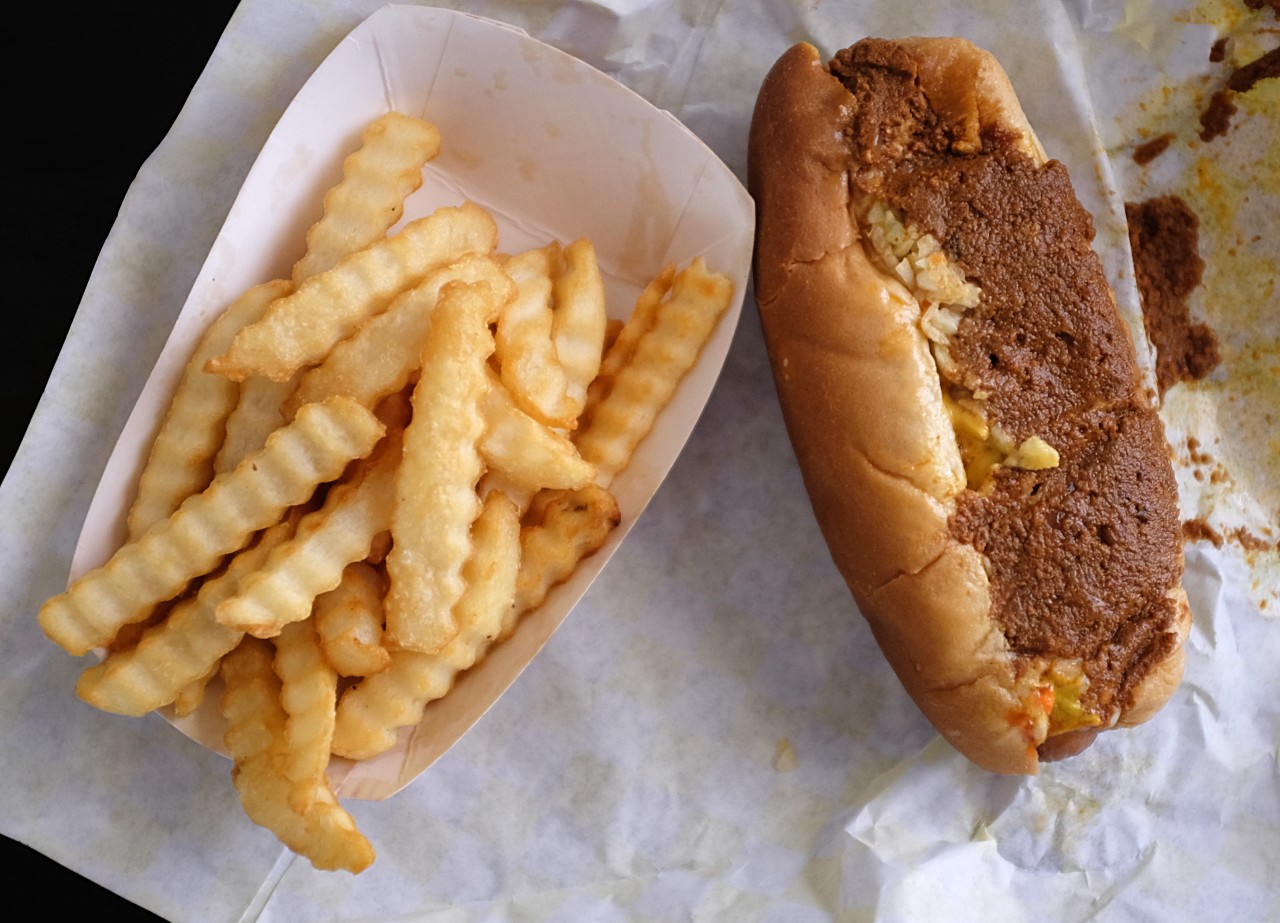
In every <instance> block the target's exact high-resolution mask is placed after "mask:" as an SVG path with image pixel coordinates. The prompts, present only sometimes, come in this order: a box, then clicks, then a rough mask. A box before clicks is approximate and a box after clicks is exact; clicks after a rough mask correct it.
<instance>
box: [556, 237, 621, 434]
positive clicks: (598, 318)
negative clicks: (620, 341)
mask: <svg viewBox="0 0 1280 923" xmlns="http://www.w3.org/2000/svg"><path fill="white" fill-rule="evenodd" d="M562 256H563V259H562V261H561V262H562V265H561V266H560V267H559V272H558V273H556V275H555V281H554V283H553V285H552V291H551V296H552V301H553V302H554V304H555V313H554V315H553V317H552V337H553V340H554V342H555V351H556V358H557V359H558V360H559V362H560V365H561V367H562V368H563V369H564V374H565V378H566V384H567V394H568V396H569V398H570V400H571V401H572V402H573V414H574V416H575V417H576V416H577V415H578V414H580V413H582V409H583V407H584V406H585V404H586V400H587V387H588V386H589V385H590V384H591V382H592V381H593V380H594V379H595V377H596V375H598V374H599V372H600V361H601V358H602V357H603V355H604V337H605V327H606V325H607V324H608V315H607V314H606V313H605V301H604V279H603V278H602V277H601V275H600V266H599V264H598V263H597V262H596V249H595V246H594V245H593V244H592V243H591V241H590V240H588V239H587V238H585V237H583V238H581V239H580V240H575V241H574V242H573V243H571V244H570V245H569V246H568V247H565V248H564V252H563V255H562Z"/></svg>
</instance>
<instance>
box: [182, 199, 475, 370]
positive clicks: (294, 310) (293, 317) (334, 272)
mask: <svg viewBox="0 0 1280 923" xmlns="http://www.w3.org/2000/svg"><path fill="white" fill-rule="evenodd" d="M497 240H498V228H497V225H496V224H495V223H494V221H493V218H492V216H490V215H489V213H488V212H486V211H485V210H484V209H482V208H480V207H479V206H478V205H475V204H473V203H471V202H467V203H465V204H463V205H460V206H449V207H445V208H439V209H437V210H436V211H435V212H434V213H432V214H431V215H428V216H427V217H426V218H420V219H418V220H417V221H412V222H410V223H409V224H407V225H405V226H404V227H403V228H402V229H401V230H400V231H399V233H397V234H395V235H394V236H392V237H387V238H383V239H382V240H380V241H378V242H376V243H373V244H370V245H369V246H368V247H366V248H365V249H363V250H360V251H358V252H356V253H353V254H351V255H350V256H348V257H346V258H345V259H343V260H342V261H341V262H339V263H338V264H337V265H336V266H334V267H333V268H332V269H330V270H328V271H327V272H322V273H320V274H319V275H316V276H312V277H311V278H309V279H306V280H305V281H303V282H302V283H301V284H300V285H299V286H298V288H297V290H295V291H294V292H293V293H292V294H290V295H286V296H285V297H283V298H280V299H277V300H276V301H274V302H272V303H271V305H270V307H269V308H268V309H267V313H266V316H265V317H263V319H262V320H260V321H258V323H256V324H250V325H249V326H248V327H245V328H244V329H243V330H241V331H240V332H239V333H238V334H236V336H235V339H233V340H232V342H231V346H230V348H229V349H228V350H227V351H226V353H224V354H223V355H221V356H217V357H215V358H213V359H211V360H209V362H208V363H207V365H206V368H207V369H208V370H209V371H211V372H214V373H215V374H218V375H225V376H226V377H228V378H231V379H233V380H235V381H243V380H244V379H245V378H247V377H248V376H250V375H262V376H264V377H266V378H270V379H272V380H273V381H287V380H288V379H289V378H290V377H292V376H293V374H294V373H295V372H296V371H298V370H299V369H301V368H304V367H306V366H309V365H314V364H315V363H317V362H319V361H320V360H322V359H323V358H324V357H325V355H327V354H328V352H329V350H330V349H332V348H333V346H334V344H336V343H337V342H338V341H340V340H342V339H345V338H346V337H348V336H350V335H351V333H352V332H354V331H355V329H356V328H357V327H358V326H359V325H360V324H361V323H362V322H363V321H364V320H366V319H367V318H369V317H372V316H374V315H375V314H378V313H380V312H381V311H383V310H384V309H385V308H386V307H387V305H388V304H389V303H390V302H391V300H392V299H393V298H394V297H395V296H396V295H397V294H398V293H399V292H401V291H403V290H404V289H406V288H409V287H410V286H413V285H416V284H418V282H420V281H422V279H423V278H425V277H426V276H427V275H428V274H429V273H431V272H433V271H434V270H436V269H439V268H441V267H443V266H446V265H448V264H449V263H452V262H454V261H455V260H457V259H459V258H461V257H462V256H465V255H466V254H468V253H492V252H493V249H494V248H495V247H496V246H497Z"/></svg>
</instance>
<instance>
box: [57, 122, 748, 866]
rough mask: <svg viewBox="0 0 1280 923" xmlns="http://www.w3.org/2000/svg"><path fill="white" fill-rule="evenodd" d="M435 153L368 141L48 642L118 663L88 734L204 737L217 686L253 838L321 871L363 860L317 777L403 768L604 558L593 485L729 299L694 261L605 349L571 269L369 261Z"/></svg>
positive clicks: (434, 135) (481, 223)
mask: <svg viewBox="0 0 1280 923" xmlns="http://www.w3.org/2000/svg"><path fill="white" fill-rule="evenodd" d="M439 144H440V139H439V134H438V132H437V131H436V130H435V128H434V127H433V126H431V125H430V124H428V123H426V122H422V121H421V120H418V119H413V118H410V117H407V116H403V115H400V114H397V113H389V114H387V115H386V116H383V117H382V118H380V119H378V120H377V121H375V122H374V123H373V124H371V125H370V126H369V127H368V128H367V130H366V131H365V132H364V134H363V136H362V140H361V146H360V148H359V149H358V150H357V151H355V152H354V153H352V154H351V155H350V156H348V157H347V158H346V160H345V161H344V163H343V178H342V180H341V182H340V183H339V184H338V185H336V186H334V187H333V188H332V189H330V190H329V192H328V194H327V195H326V196H325V201H324V210H323V216H322V217H321V218H320V220H319V221H317V222H316V223H315V224H314V225H312V227H311V229H310V231H309V232H308V235H307V247H306V253H305V255H304V256H303V258H302V259H300V260H299V261H298V262H297V263H296V264H295V265H294V267H293V272H292V275H291V279H290V280H289V281H276V282H272V283H268V284H266V285H263V286H259V287H257V288H255V289H252V290H250V291H249V292H247V293H245V295H244V296H242V297H241V298H240V299H238V300H237V301H236V302H235V303H234V304H233V305H232V306H231V307H229V308H228V309H227V310H226V311H225V312H224V314H223V315H222V316H221V317H220V318H219V319H218V320H217V321H216V322H215V323H214V324H213V325H211V327H210V328H209V330H208V331H207V332H206V333H205V336H204V337H203V339H202V340H201V342H200V344H199V345H198V346H197V348H196V350H195V352H194V353H193V355H192V357H191V359H190V361H189V363H188V365H187V367H186V369H185V371H184V373H183V376H182V381H181V382H180V385H179V387H178V388H177V390H176V391H175V397H174V399H173V402H172V406H171V407H170V409H169V413H168V415H167V417H166V420H165V421H164V422H163V423H162V425H161V428H160V430H159V431H158V434H157V438H156V443H155V445H154V446H153V448H152V454H151V458H150V459H149V460H148V464H147V466H146V470H145V473H144V475H143V478H142V480H141V483H140V485H139V496H138V500H137V501H136V503H135V506H134V508H133V509H132V510H131V512H130V519H129V523H128V526H129V541H128V542H127V543H126V544H125V545H124V546H123V547H122V548H121V549H119V550H118V551H117V552H116V554H115V555H113V556H112V558H111V559H110V560H109V561H108V562H107V563H106V564H105V565H103V566H102V567H100V568H97V569H95V570H92V571H90V572H89V573H87V574H85V575H84V576H83V577H82V578H80V579H79V580H77V581H76V582H75V583H74V584H72V586H71V587H69V588H68V590H67V591H66V592H65V593H62V594H59V595H58V596H55V597H54V598H52V599H50V600H49V601H48V602H46V604H45V605H44V606H43V607H42V608H41V611H40V616H39V622H40V625H41V627H42V628H43V629H44V631H45V632H46V634H48V635H49V637H50V638H51V639H53V640H54V641H55V642H56V643H58V644H59V645H61V646H62V647H63V648H65V649H66V650H67V651H69V652H70V653H72V654H77V655H79V654H83V653H87V652H88V651H89V650H91V649H93V648H95V647H100V646H103V645H107V644H110V647H109V649H108V653H107V656H106V659H105V660H103V661H102V662H101V663H98V664H96V665H94V666H91V667H89V668H88V669H86V670H85V671H84V672H83V674H82V675H81V677H80V680H79V682H78V683H77V687H76V691H77V693H78V694H79V695H80V696H81V698H83V699H84V700H85V701H86V702H88V703H90V704H92V705H95V706H97V707H99V708H102V709H104V710H108V711H113V712H118V713H121V714H127V715H141V714H144V713H145V712H147V711H151V710H154V709H157V708H162V707H165V706H171V707H172V714H174V715H178V716H182V715H188V714H193V713H194V712H195V710H196V709H197V708H199V706H200V703H201V701H202V700H203V699H204V698H205V691H206V689H207V688H208V683H209V682H210V681H211V680H212V679H214V678H216V677H218V676H219V675H220V676H221V679H222V685H223V690H224V691H223V694H222V696H221V698H220V700H219V702H218V707H219V708H220V709H221V711H222V714H223V717H224V719H225V722H226V734H225V738H224V742H225V745H226V748H227V750H228V751H229V753H230V755H231V757H232V759H233V763H234V767H233V770H232V777H233V780H234V782H235V786H236V789H237V791H238V793H239V796H240V799H241V803H242V804H243V806H244V809H245V812H246V814H247V815H248V816H249V817H250V819H252V820H253V821H254V822H255V823H257V824H259V825H261V826H264V827H266V828H267V829H269V830H270V831H272V832H273V833H274V834H275V835H276V836H277V837H278V838H279V839H280V840H281V842H283V843H284V844H285V845H286V846H287V847H289V848H290V849H292V850H293V851H295V852H297V853H298V854H300V855H303V856H305V857H307V858H309V859H310V860H311V862H312V863H313V864H314V865H315V866H316V867H317V868H320V869H346V870H348V871H351V872H359V871H361V870H362V869H364V868H366V867H367V866H368V865H369V864H370V863H371V862H372V861H373V859H374V853H373V849H372V847H371V846H370V844H369V842H368V841H367V840H366V839H365V838H364V836H363V835H362V834H361V833H360V831H359V830H358V829H357V827H356V824H355V821H354V820H353V819H352V817H351V816H350V814H348V813H347V812H346V811H345V810H343V808H342V807H341V805H340V804H339V803H338V799H337V797H336V796H335V794H334V792H333V790H332V788H331V787H330V785H329V781H328V778H327V769H328V765H329V761H330V756H331V754H337V755H339V756H345V757H350V758H353V759H363V758H368V757H372V756H376V755H377V754H379V753H383V752H385V751H386V750H388V749H389V748H391V747H393V746H395V744H396V742H397V739H398V736H399V731H400V729H402V728H404V727H406V726H409V725H414V724H418V723H419V722H421V720H422V717H423V714H424V710H425V709H426V707H427V705H428V704H429V703H430V702H431V701H433V700H435V699H437V698H439V697H440V696H443V695H445V694H446V693H447V692H448V691H449V690H450V689H451V688H452V687H453V685H454V683H455V680H456V678H457V676H458V675H459V674H460V673H461V672H462V671H465V670H467V669H470V668H472V667H473V666H474V665H475V664H476V663H477V662H479V661H480V660H481V659H482V658H483V657H485V656H486V655H487V653H488V652H489V651H490V650H491V649H492V646H493V645H494V644H496V643H499V642H500V641H502V640H503V639H505V638H506V637H507V636H508V635H510V634H511V633H512V632H513V631H514V630H515V627H516V625H517V623H518V619H519V618H520V617H521V616H523V615H524V614H526V613H528V612H531V611H533V610H535V609H536V608H537V607H539V606H541V605H542V604H543V602H544V601H545V599H546V597H547V595H548V593H549V592H550V591H551V589H552V587H554V586H555V585H556V584H558V583H560V582H562V581H564V580H566V579H568V578H569V577H570V576H571V575H572V573H573V572H574V570H575V568H576V567H577V565H578V564H579V562H580V561H581V560H582V559H583V558H585V557H587V556H589V555H591V554H594V553H595V552H597V551H598V550H599V549H600V548H601V547H602V546H603V545H604V544H605V542H606V540H607V538H608V536H609V534H610V533H611V531H612V530H613V529H614V528H616V526H617V525H618V523H619V521H620V513H619V509H618V504H617V501H616V500H615V498H614V497H613V496H612V495H611V494H610V493H609V491H608V490H607V485H608V484H609V483H610V481H612V479H613V478H614V477H615V476H616V474H617V473H618V472H619V471H621V470H622V469H623V468H624V467H625V466H626V465H627V464H628V462H629V461H630V459H631V457H632V455H633V454H634V452H635V450H636V448H637V446H638V444H639V442H640V440H641V439H643V438H644V436H645V435H646V434H647V433H648V432H649V430H650V428H651V427H652V425H653V422H654V419H655V417H656V414H657V413H658V411H659V410H660V409H661V407H662V406H664V405H665V404H666V403H667V402H668V401H669V399H670V398H671V396H672V395H673V393H674V391H675V389H676V387H677V385H678V383H679V382H680V380H681V378H682V377H683V376H684V375H685V374H686V373H687V372H688V371H689V369H690V368H691V367H692V365H693V364H694V362H695V361H696V359H697V356H698V354H699V352H700V350H701V349H702V348H703V346H704V344H705V342H706V340H707V339H708V337H709V336H710V335H711V333H712V331H713V330H714V328H715V325H716V323H717V322H718V319H719V317H720V316H721V314H722V313H723V311H724V310H725V309H726V308H727V307H728V302H729V299H730V297H731V295H732V286H731V284H730V283H729V281H728V280H727V279H725V278H724V277H722V276H718V275H715V274H712V273H709V272H708V271H707V269H706V267H705V265H704V264H703V262H702V260H701V259H698V260H695V261H694V262H693V264H692V265H691V266H689V267H688V268H687V269H685V270H684V271H683V272H680V273H677V272H676V267H675V266H674V265H672V266H668V267H666V268H665V269H664V270H663V271H662V272H661V273H659V275H658V276H657V277H656V278H655V279H654V280H653V282H652V283H651V284H650V285H649V286H648V288H646V290H645V291H644V293H643V294H642V295H641V296H640V298H639V299H638V300H637V303H636V306H635V310H634V311H633V312H632V316H631V319H630V320H629V321H628V322H627V323H625V324H622V323H621V322H615V321H611V320H610V319H609V318H608V316H607V313H606V310H605V300H604V299H605V295H604V284H603V278H602V276H601V271H600V267H599V264H598V261H597V258H596V253H595V249H594V246H593V244H592V243H591V241H590V240H588V239H586V238H583V239H581V240H577V241H575V242H574V243H572V244H570V245H569V246H568V247H562V246H561V245H560V244H559V243H558V242H552V243H550V244H548V245H547V246H545V247H542V248H538V249H533V250H529V251H527V252H524V253H521V254H519V255H517V256H514V257H505V256H495V250H496V247H497V243H498V240H497V226H496V224H495V222H494V220H493V218H492V217H491V216H490V215H489V214H488V213H487V212H485V211H484V210H483V209H481V208H480V207H479V206H477V205H475V204H473V203H469V202H468V203H464V204H463V205H461V206H457V207H446V208H441V209H439V210H437V211H436V212H435V213H433V214H432V215H430V216H428V217H426V218H422V219H420V220H417V221H413V222H410V223H408V224H406V225H405V226H404V227H403V229H401V230H400V231H399V232H398V233H396V234H395V235H393V236H390V237H387V236H386V235H387V233H388V231H389V229H390V228H391V227H392V226H394V225H395V224H396V223H397V222H398V221H399V219H400V218H401V216H402V214H403V207H404V200H405V198H406V196H408V195H409V194H410V193H411V192H412V191H413V190H415V189H417V188H418V187H419V185H420V184H421V182H422V169H423V165H424V164H425V163H426V162H427V161H428V160H429V159H431V158H432V157H435V156H436V154H437V153H438V151H439ZM569 432H576V436H575V437H574V438H570V437H569V436H568V435H567V434H568V433H569ZM384 569H385V574H384ZM266 638H271V639H273V641H274V643H271V642H268V641H266V640H264V639H266ZM343 677H346V678H347V679H344V678H343ZM344 689H345V691H344V692H343V691H342V690H344Z"/></svg>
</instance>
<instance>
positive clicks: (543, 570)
mask: <svg viewBox="0 0 1280 923" xmlns="http://www.w3.org/2000/svg"><path fill="white" fill-rule="evenodd" d="M526 519H530V520H531V521H532V522H531V524H530V525H527V526H526V527H525V528H524V529H522V530H521V533H520V572H519V574H518V575H517V577H516V598H515V603H514V604H513V605H512V607H511V613H512V615H511V617H510V618H509V619H508V620H507V621H505V622H504V623H503V628H502V631H501V632H500V633H499V635H498V637H499V638H505V637H506V636H507V635H508V634H510V632H511V630H512V628H514V626H515V620H516V619H517V618H519V617H520V616H521V615H524V614H525V613H527V612H532V611H533V610H534V609H536V608H538V607H539V606H541V605H542V603H543V601H545V600H546V598H547V594H548V593H549V592H551V588H552V587H554V586H555V585H556V584H558V583H563V582H564V581H565V580H567V579H569V577H570V575H572V574H573V571H574V569H575V568H576V567H577V566H578V562H579V561H581V560H582V559H583V558H586V557H589V556H590V555H593V554H595V553H596V552H597V551H599V550H600V546H601V545H603V544H604V542H605V539H607V538H608V537H609V533H610V532H612V531H613V530H614V529H615V528H617V526H618V523H619V522H621V521H622V513H621V512H620V511H619V509H618V501H617V500H616V499H614V496H613V494H611V493H609V491H607V490H605V489H604V488H603V487H599V486H597V485H595V484H588V485H587V486H586V487H582V488H580V489H578V490H546V491H543V492H542V493H541V494H539V495H538V496H537V497H535V498H534V504H533V505H532V506H531V507H530V510H529V513H528V514H526Z"/></svg>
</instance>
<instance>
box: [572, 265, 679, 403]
mask: <svg viewBox="0 0 1280 923" xmlns="http://www.w3.org/2000/svg"><path fill="white" fill-rule="evenodd" d="M675 278H676V264H675V263H668V264H667V265H666V266H663V267H662V269H661V270H660V271H659V272H658V274H657V275H656V276H654V277H653V278H652V279H651V280H649V284H648V285H646V286H645V287H644V290H643V291H642V292H641V293H640V296H639V297H638V298H637V299H636V303H635V305H634V306H633V307H632V309H631V316H630V317H628V318H627V320H626V322H625V323H623V324H622V326H621V327H618V328H617V329H616V330H614V329H610V327H608V326H606V328H605V339H606V341H607V343H608V349H607V350H606V351H605V354H604V357H603V359H601V362H600V368H599V370H598V371H597V372H596V377H595V378H594V379H592V381H591V384H590V385H588V386H587V406H586V408H585V409H584V415H585V416H588V417H589V416H590V413H591V409H592V408H593V407H594V406H595V405H596V404H599V403H600V401H601V400H603V399H604V396H605V395H606V394H608V393H609V389H610V388H611V387H613V382H614V379H616V378H617V377H618V373H619V372H621V371H622V370H623V369H624V368H626V366H627V364H628V363H629V362H630V361H631V358H632V357H633V356H634V355H635V352H636V346H637V345H638V344H639V343H640V338H641V337H643V336H644V335H645V334H646V333H648V332H649V330H651V329H652V328H653V325H654V324H655V323H656V322H657V318H658V307H659V306H660V305H661V304H662V300H663V299H664V298H666V297H667V293H668V292H670V291H671V284H672V283H673V282H674V281H675ZM584 422H585V421H584Z"/></svg>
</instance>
